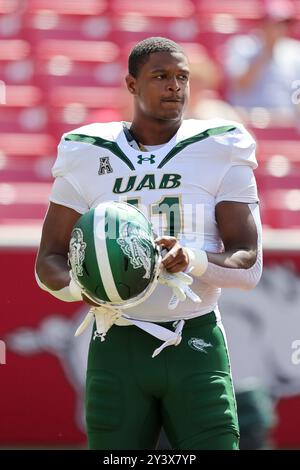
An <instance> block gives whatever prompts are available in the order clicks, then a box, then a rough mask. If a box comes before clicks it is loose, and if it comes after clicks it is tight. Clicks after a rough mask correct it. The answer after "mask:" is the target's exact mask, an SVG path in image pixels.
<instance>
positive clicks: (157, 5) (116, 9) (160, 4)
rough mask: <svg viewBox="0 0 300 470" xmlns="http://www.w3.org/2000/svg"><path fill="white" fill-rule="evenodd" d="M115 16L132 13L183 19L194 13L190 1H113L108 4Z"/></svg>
mask: <svg viewBox="0 0 300 470" xmlns="http://www.w3.org/2000/svg"><path fill="white" fill-rule="evenodd" d="M110 8H111V11H112V12H113V13H115V14H123V13H133V14H137V13H139V14H142V15H145V16H156V17H167V18H174V17H175V18H176V17H177V18H185V17H188V16H192V15H193V14H194V13H195V6H194V3H193V2H192V1H191V0H172V3H170V1H169V0H151V1H149V0H139V1H138V2H137V1H136V0H114V1H112V2H111V3H110Z"/></svg>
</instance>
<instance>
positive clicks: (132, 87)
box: [125, 73, 136, 95]
mask: <svg viewBox="0 0 300 470" xmlns="http://www.w3.org/2000/svg"><path fill="white" fill-rule="evenodd" d="M125 80H126V85H127V89H128V91H129V93H131V94H132V95H136V79H135V78H134V77H133V76H132V75H130V73H129V74H128V75H126V77H125Z"/></svg>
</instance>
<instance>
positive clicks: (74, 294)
mask: <svg viewBox="0 0 300 470" xmlns="http://www.w3.org/2000/svg"><path fill="white" fill-rule="evenodd" d="M35 279H36V282H37V284H38V286H39V287H40V288H41V289H43V290H45V291H46V292H49V294H51V295H53V296H54V297H56V298H57V299H59V300H63V301H64V302H78V301H79V300H82V296H81V289H80V287H79V286H78V285H77V284H76V282H75V281H74V280H73V278H72V276H70V284H69V285H68V286H65V287H63V288H62V289H59V290H51V289H49V288H48V287H47V286H45V284H43V283H42V281H41V280H40V278H39V277H38V275H37V272H36V271H35Z"/></svg>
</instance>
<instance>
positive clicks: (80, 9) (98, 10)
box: [27, 0, 108, 15]
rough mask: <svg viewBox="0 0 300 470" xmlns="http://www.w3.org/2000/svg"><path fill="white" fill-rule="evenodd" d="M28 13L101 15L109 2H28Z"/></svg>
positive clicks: (42, 0) (103, 0)
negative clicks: (48, 11)
mask: <svg viewBox="0 0 300 470" xmlns="http://www.w3.org/2000/svg"><path fill="white" fill-rule="evenodd" d="M27 1H28V12H29V13H33V12H36V11H40V10H51V11H54V12H57V13H59V14H61V15H100V14H102V13H103V12H104V11H105V9H106V7H107V1H108V0H84V1H82V0H71V1H70V0H51V1H49V0H27Z"/></svg>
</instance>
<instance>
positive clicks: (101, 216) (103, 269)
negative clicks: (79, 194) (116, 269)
mask: <svg viewBox="0 0 300 470" xmlns="http://www.w3.org/2000/svg"><path fill="white" fill-rule="evenodd" d="M94 234H95V238H97V244H95V250H96V256H97V262H98V266H99V271H100V275H101V279H102V282H103V285H104V289H105V291H106V294H107V296H108V298H109V299H110V300H111V302H119V301H122V300H123V299H122V298H121V297H120V296H119V293H118V291H117V288H116V285H115V281H114V278H113V275H112V272H111V269H110V262H109V257H108V252H107V248H106V238H105V205H104V204H103V205H102V204H99V206H98V207H97V208H96V209H95V212H94Z"/></svg>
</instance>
